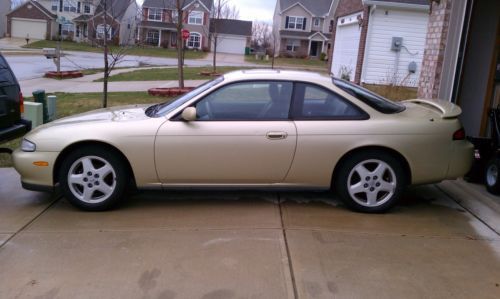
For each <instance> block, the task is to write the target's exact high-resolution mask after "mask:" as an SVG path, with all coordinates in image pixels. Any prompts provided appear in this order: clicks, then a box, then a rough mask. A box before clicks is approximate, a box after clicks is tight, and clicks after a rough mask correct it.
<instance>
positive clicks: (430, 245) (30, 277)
mask: <svg viewBox="0 0 500 299" xmlns="http://www.w3.org/2000/svg"><path fill="white" fill-rule="evenodd" d="M0 176H1V177H2V180H1V181H0V190H2V192H1V193H0V204H1V206H2V209H1V210H0V244H1V243H4V244H3V245H0V246H1V247H0V268H1V269H2V271H1V272H0V298H34V297H36V298H219V299H220V298H498V296H499V294H500V286H499V284H500V236H499V235H498V234H497V233H495V232H494V231H493V230H491V229H490V228H488V227H487V226H486V225H485V224H484V223H483V222H482V221H481V220H479V219H478V218H476V217H475V216H474V215H472V214H471V213H469V212H468V211H466V210H465V209H464V208H462V207H461V206H459V205H457V204H456V203H455V202H454V201H453V200H451V199H450V198H449V197H448V196H447V195H446V194H445V193H443V192H442V191H441V190H440V187H439V186H435V185H429V186H422V187H418V188H413V189H411V190H408V192H406V194H405V195H404V196H403V200H402V203H401V205H400V206H398V207H397V208H396V209H395V210H393V211H392V212H390V213H388V214H382V215H367V214H359V213H354V212H351V211H349V210H347V209H346V208H345V207H343V206H342V205H341V204H339V203H338V202H337V201H336V200H333V201H332V200H331V199H330V195H329V194H323V193H256V192H209V193H207V192H165V193H161V192H160V193H159V192H142V193H140V194H138V195H136V196H133V197H132V198H131V199H129V200H127V201H126V202H125V204H124V205H123V206H122V207H121V208H120V209H118V210H115V211H111V212H104V213H88V212H81V211H78V210H76V209H75V208H73V207H72V206H70V205H69V204H68V203H67V202H66V201H65V200H64V199H62V198H59V197H58V196H50V195H45V194H41V193H33V192H29V191H25V190H22V189H21V187H20V184H19V177H18V175H17V174H16V173H15V171H14V170H12V169H0Z"/></svg>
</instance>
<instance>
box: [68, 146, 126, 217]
mask: <svg viewBox="0 0 500 299" xmlns="http://www.w3.org/2000/svg"><path fill="white" fill-rule="evenodd" d="M125 165H126V164H125V163H124V161H123V160H122V159H121V158H120V157H119V155H117V154H116V153H115V152H113V151H110V150H109V149H105V148H101V147H98V146H86V147H82V148H80V149H77V150H75V151H73V152H71V153H69V155H67V156H66V157H65V158H64V160H63V162H62V164H61V171H60V172H59V173H60V174H59V183H60V185H61V191H62V193H63V195H64V196H65V198H66V199H67V200H68V201H69V202H70V203H71V204H73V205H74V206H75V207H77V208H80V209H82V210H85V211H105V210H109V209H111V208H113V207H115V206H116V205H117V203H118V202H119V201H120V200H121V199H122V198H123V197H124V196H125V194H126V192H125V191H126V189H127V185H128V182H129V181H130V176H129V173H128V170H127V167H126V166H125Z"/></svg>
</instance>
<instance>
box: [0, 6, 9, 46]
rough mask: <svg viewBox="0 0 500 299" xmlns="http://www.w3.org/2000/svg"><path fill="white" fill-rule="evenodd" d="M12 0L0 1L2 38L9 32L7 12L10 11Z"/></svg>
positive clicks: (0, 30) (0, 35) (0, 31)
mask: <svg viewBox="0 0 500 299" xmlns="http://www.w3.org/2000/svg"><path fill="white" fill-rule="evenodd" d="M10 6H11V1H10V0H3V1H1V2H0V38H2V37H4V36H5V33H6V32H7V13H8V12H9V11H10Z"/></svg>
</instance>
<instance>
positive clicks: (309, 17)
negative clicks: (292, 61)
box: [273, 0, 338, 57]
mask: <svg viewBox="0 0 500 299" xmlns="http://www.w3.org/2000/svg"><path fill="white" fill-rule="evenodd" d="M337 3H338V0H278V1H277V3H276V9H275V11H274V25H273V31H274V36H275V38H276V47H277V49H279V53H276V54H279V55H282V56H293V57H320V55H321V53H327V52H328V51H329V49H330V47H331V43H330V40H331V37H332V35H331V32H332V29H333V24H334V23H333V22H334V12H335V7H336V5H337Z"/></svg>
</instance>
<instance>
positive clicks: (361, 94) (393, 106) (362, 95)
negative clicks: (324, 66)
mask: <svg viewBox="0 0 500 299" xmlns="http://www.w3.org/2000/svg"><path fill="white" fill-rule="evenodd" d="M332 81H333V84H334V85H335V86H337V87H338V88H340V89H342V90H343V91H345V92H347V93H349V94H350V95H352V96H354V97H356V98H358V99H359V100H361V101H362V102H363V103H365V104H367V105H368V106H370V107H372V108H373V109H375V110H377V111H379V112H382V113H385V114H394V113H399V112H402V111H404V110H405V109H406V108H405V106H403V105H401V104H398V103H395V102H392V101H390V100H388V99H386V98H384V97H381V96H379V95H378V94H376V93H373V92H371V91H369V90H368V89H366V88H363V87H361V86H358V85H355V84H353V83H351V82H348V81H344V80H341V79H337V78H333V79H332Z"/></svg>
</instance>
